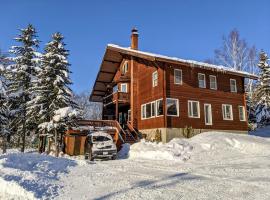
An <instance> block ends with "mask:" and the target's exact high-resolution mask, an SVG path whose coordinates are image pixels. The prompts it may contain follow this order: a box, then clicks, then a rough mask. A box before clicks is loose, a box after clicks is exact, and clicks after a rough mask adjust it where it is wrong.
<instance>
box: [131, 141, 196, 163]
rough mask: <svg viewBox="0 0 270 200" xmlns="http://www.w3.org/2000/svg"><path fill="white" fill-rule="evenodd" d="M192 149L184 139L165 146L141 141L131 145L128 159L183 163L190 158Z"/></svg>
mask: <svg viewBox="0 0 270 200" xmlns="http://www.w3.org/2000/svg"><path fill="white" fill-rule="evenodd" d="M192 149H193V147H192V146H191V145H190V144H189V143H188V141H187V140H186V139H173V140H171V141H170V142H169V143H166V144H162V143H153V142H146V141H145V140H142V141H141V142H139V143H136V144H133V145H131V147H130V151H129V158H130V159H141V158H142V159H152V160H175V161H185V160H188V159H189V158H190V153H191V151H192Z"/></svg>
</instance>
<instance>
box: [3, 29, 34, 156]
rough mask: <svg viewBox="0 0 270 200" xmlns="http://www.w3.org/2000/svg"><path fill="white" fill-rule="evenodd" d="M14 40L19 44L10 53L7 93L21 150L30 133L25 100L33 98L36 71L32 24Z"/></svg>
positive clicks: (22, 30) (21, 30)
mask: <svg viewBox="0 0 270 200" xmlns="http://www.w3.org/2000/svg"><path fill="white" fill-rule="evenodd" d="M15 40H16V41H17V42H18V43H20V46H13V47H12V48H11V50H10V53H12V54H13V55H14V57H12V58H11V62H12V64H11V65H10V66H9V67H8V70H9V73H8V76H7V78H8V81H9V86H8V94H9V96H10V98H11V100H10V102H11V104H12V105H11V108H12V109H13V111H14V112H15V116H14V118H13V121H12V124H13V129H14V130H16V132H17V134H18V135H19V136H20V144H21V151H22V152H24V149H25V137H26V135H28V134H30V131H31V129H32V127H31V126H32V125H31V123H28V122H27V120H26V110H27V102H28V101H30V100H31V98H33V95H34V94H33V93H32V81H33V80H35V76H36V74H37V71H38V69H39V68H38V65H37V63H38V60H39V59H38V55H39V53H38V52H36V48H37V47H38V44H39V41H38V40H37V39H36V30H35V28H34V27H33V26H32V25H28V27H27V28H25V29H20V34H19V35H18V37H16V38H15Z"/></svg>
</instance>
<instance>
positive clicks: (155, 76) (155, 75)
mask: <svg viewBox="0 0 270 200" xmlns="http://www.w3.org/2000/svg"><path fill="white" fill-rule="evenodd" d="M157 85H158V72H157V71H155V72H153V74H152V86H153V87H156V86H157Z"/></svg>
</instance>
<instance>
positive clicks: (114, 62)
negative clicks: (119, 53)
mask: <svg viewBox="0 0 270 200" xmlns="http://www.w3.org/2000/svg"><path fill="white" fill-rule="evenodd" d="M104 62H110V63H113V64H119V63H120V62H117V61H113V60H106V59H104Z"/></svg>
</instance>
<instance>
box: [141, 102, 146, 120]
mask: <svg viewBox="0 0 270 200" xmlns="http://www.w3.org/2000/svg"><path fill="white" fill-rule="evenodd" d="M141 113H142V119H146V105H145V104H144V105H142V107H141Z"/></svg>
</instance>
